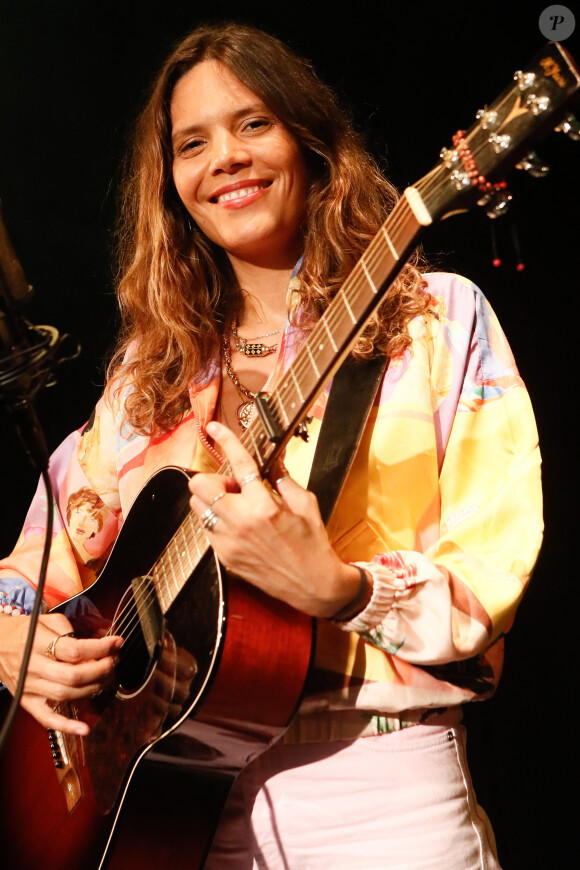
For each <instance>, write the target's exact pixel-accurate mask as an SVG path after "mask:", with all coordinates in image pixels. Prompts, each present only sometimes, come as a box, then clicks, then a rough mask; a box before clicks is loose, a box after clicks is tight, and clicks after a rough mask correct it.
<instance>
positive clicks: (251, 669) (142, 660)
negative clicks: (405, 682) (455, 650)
mask: <svg viewBox="0 0 580 870" xmlns="http://www.w3.org/2000/svg"><path fill="white" fill-rule="evenodd" d="M187 480H188V477H187V475H186V474H185V472H183V471H181V470H180V469H177V468H167V469H163V470H162V471H160V472H158V473H157V474H156V475H155V476H154V477H153V478H152V479H151V480H150V481H149V482H148V483H147V484H146V486H145V487H144V489H143V490H142V491H141V493H140V494H139V496H138V498H137V500H136V501H135V504H134V505H133V507H132V509H131V511H130V513H129V515H128V517H127V519H126V522H125V524H124V526H123V528H122V530H121V534H120V536H119V538H118V540H117V542H116V544H115V547H114V549H113V551H112V552H111V555H110V557H109V560H108V562H107V564H106V566H105V568H104V569H103V571H102V573H101V575H100V576H99V578H98V580H97V581H96V582H95V584H94V585H93V586H92V587H91V588H90V589H89V590H87V591H86V592H84V593H82V594H81V595H79V596H77V597H75V598H74V599H71V600H70V601H68V602H66V603H65V604H63V605H62V606H60V607H59V608H57V610H58V611H61V612H63V613H65V614H66V616H67V617H68V618H69V619H70V621H71V622H72V624H73V626H74V628H75V632H76V633H77V635H78V636H93V635H96V634H99V633H103V632H106V631H109V630H111V631H112V632H113V633H119V634H122V635H123V637H124V638H125V644H124V647H123V649H122V653H121V661H120V663H119V666H118V669H117V682H116V683H115V685H114V686H112V687H111V688H110V689H107V690H105V691H104V692H102V693H101V694H99V695H98V696H97V697H95V698H93V699H89V700H83V701H82V702H74V703H70V704H69V705H67V706H66V708H65V710H64V712H65V713H66V715H69V716H71V715H72V716H77V717H78V718H79V719H83V720H85V721H88V722H89V723H90V724H91V726H92V728H91V733H90V734H89V736H88V737H86V738H78V737H72V736H70V735H64V734H62V733H60V732H58V733H54V732H52V733H51V732H47V731H46V730H45V729H43V728H42V727H41V726H40V725H38V723H36V722H35V721H34V720H33V719H32V718H31V717H30V716H29V715H28V714H27V713H26V712H24V711H20V712H19V713H18V715H17V718H16V720H15V723H14V726H13V728H12V732H11V734H10V736H9V739H8V742H7V744H6V746H5V749H4V752H3V753H2V756H1V757H0V792H1V795H2V797H1V799H0V811H1V813H2V827H3V830H4V831H6V832H10V835H9V836H8V837H6V838H5V841H4V844H3V847H2V857H3V861H4V862H5V866H6V867H10V868H11V870H12V868H13V870H29V868H30V870H32V868H36V867H37V866H42V868H43V870H64V868H66V870H77V868H78V870H98V868H100V867H103V868H104V867H105V866H106V867H107V868H109V870H121V868H124V870H127V868H131V867H133V866H134V867H139V868H145V870H146V868H149V867H151V868H158V867H159V866H163V864H162V863H161V862H162V861H166V860H167V861H169V860H171V861H173V862H174V864H177V866H187V867H188V868H194V870H195V868H200V867H202V866H203V862H204V858H205V855H206V853H207V850H208V848H209V845H210V844H211V839H212V837H213V833H214V830H215V826H216V825H217V821H218V820H219V814H220V813H221V809H222V808H223V802H224V800H225V798H226V797H227V794H228V793H229V789H230V787H231V784H232V783H233V781H234V779H235V777H236V776H237V774H238V773H239V772H240V770H242V769H243V767H244V766H245V765H246V764H248V762H249V761H251V759H252V758H254V757H255V756H256V755H258V754H259V753H260V752H262V751H264V750H265V749H266V748H267V747H268V745H270V743H271V742H272V741H273V740H274V739H275V738H276V737H277V736H278V735H279V734H280V733H281V732H282V731H283V729H284V728H285V726H286V725H287V724H288V722H289V721H290V719H291V718H292V715H293V713H294V711H295V709H296V707H297V705H298V703H299V700H300V696H301V693H302V688H303V685H304V681H305V679H306V675H307V672H308V667H309V663H310V658H311V653H312V637H313V634H312V620H311V619H310V618H309V617H307V616H305V615H304V614H301V613H298V612H297V611H295V610H293V609H292V608H290V607H288V606H287V605H285V604H283V603H282V602H279V601H277V600H275V599H272V598H270V597H269V596H266V595H264V594H263V593H261V592H260V591H259V590H257V589H255V588H254V587H252V586H250V585H249V584H247V583H245V582H244V581H242V580H240V579H238V578H236V577H235V576H233V575H230V574H229V573H228V572H226V571H224V569H222V568H221V567H220V565H219V564H218V563H217V561H216V559H215V557H214V555H213V553H212V552H211V550H208V551H207V553H205V555H204V556H203V557H202V558H201V560H200V562H199V564H198V565H197V567H196V569H195V570H194V572H193V573H192V575H191V577H190V578H189V579H188V580H187V582H186V583H185V584H184V585H183V588H181V589H180V591H179V592H178V593H177V594H176V597H175V599H174V600H173V601H172V603H171V605H170V606H169V608H168V609H167V610H166V611H165V612H164V610H163V608H161V607H159V606H158V604H157V600H156V593H155V590H154V588H153V587H152V585H151V583H150V582H149V581H148V580H147V577H148V575H149V572H150V571H151V569H152V566H153V565H154V564H155V563H156V561H157V559H158V557H159V554H160V553H162V552H163V550H164V548H165V547H166V545H167V542H168V541H169V540H170V539H172V537H173V538H175V537H177V535H176V532H177V534H179V533H180V532H179V531H178V530H179V529H180V527H181V524H182V522H183V520H184V518H186V517H187V515H188V513H189V506H188V502H189V490H188V488H187ZM170 579H171V578H170ZM121 810H122V812H121ZM104 855H105V857H103V856H104Z"/></svg>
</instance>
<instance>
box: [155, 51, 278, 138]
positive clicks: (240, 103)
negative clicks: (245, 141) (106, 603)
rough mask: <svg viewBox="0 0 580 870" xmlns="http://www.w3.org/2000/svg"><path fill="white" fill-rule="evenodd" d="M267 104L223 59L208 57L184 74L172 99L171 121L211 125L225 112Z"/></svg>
mask: <svg viewBox="0 0 580 870" xmlns="http://www.w3.org/2000/svg"><path fill="white" fill-rule="evenodd" d="M253 107H264V103H263V101H262V100H261V99H260V98H259V97H258V96H256V94H254V93H252V91H250V90H249V89H248V88H247V87H246V86H245V85H244V84H242V82H241V81H240V80H239V79H238V78H236V77H235V75H234V74H233V73H232V72H230V70H229V69H228V68H227V67H226V66H225V65H224V64H222V63H220V62H219V61H215V60H204V61H202V62H201V63H198V64H196V66H194V67H193V68H192V69H190V70H189V71H188V72H186V73H185V75H184V76H182V77H181V78H180V79H179V81H178V82H177V84H176V85H175V88H174V90H173V95H172V98H171V123H172V126H173V129H174V131H175V130H176V129H177V128H178V127H180V126H181V125H184V124H187V125H188V126H189V125H191V124H199V125H200V126H201V125H204V124H211V123H216V122H219V121H220V120H222V118H223V116H224V115H228V114H234V113H236V112H239V111H241V110H244V109H246V108H253Z"/></svg>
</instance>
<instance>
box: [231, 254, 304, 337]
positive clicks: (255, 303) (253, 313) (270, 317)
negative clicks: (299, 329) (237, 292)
mask: <svg viewBox="0 0 580 870" xmlns="http://www.w3.org/2000/svg"><path fill="white" fill-rule="evenodd" d="M232 266H233V268H234V272H235V274H236V278H237V279H238V281H239V284H240V287H241V288H242V292H243V294H244V309H243V312H242V313H241V315H240V318H239V326H240V327H242V328H244V329H253V328H255V327H263V326H267V327H271V328H274V329H275V328H277V327H279V326H280V327H281V326H283V324H284V323H285V322H286V317H287V306H286V294H287V292H288V284H289V281H290V277H291V275H292V270H293V268H294V264H292V266H288V265H285V266H282V267H280V268H265V267H263V266H256V265H254V264H253V263H247V262H240V261H238V262H232Z"/></svg>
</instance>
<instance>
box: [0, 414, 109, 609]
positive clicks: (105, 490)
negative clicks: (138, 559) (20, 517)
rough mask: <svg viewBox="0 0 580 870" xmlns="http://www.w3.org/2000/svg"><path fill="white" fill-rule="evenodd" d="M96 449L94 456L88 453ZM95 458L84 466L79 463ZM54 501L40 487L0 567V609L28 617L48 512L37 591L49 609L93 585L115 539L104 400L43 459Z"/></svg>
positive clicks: (41, 486) (41, 485)
mask: <svg viewBox="0 0 580 870" xmlns="http://www.w3.org/2000/svg"><path fill="white" fill-rule="evenodd" d="M95 446H98V450H95V449H94V447H95ZM87 452H90V454H91V456H93V457H94V456H98V464H97V463H95V461H94V460H93V462H92V464H91V466H90V468H89V467H88V466H87V464H86V463H85V462H84V457H85V455H86V454H87ZM49 474H50V480H51V486H52V488H53V503H52V505H50V506H48V505H47V497H46V492H45V489H44V484H43V482H42V481H41V482H40V484H39V486H38V489H37V492H36V494H35V496H34V498H33V500H32V504H31V506H30V509H29V511H28V514H27V516H26V519H25V522H24V526H23V529H22V532H21V534H20V537H19V539H18V541H17V543H16V546H15V548H14V550H13V552H12V553H11V554H10V555H9V556H8V557H7V558H6V559H4V560H2V561H1V562H0V604H4V605H8V606H15V607H18V608H20V609H21V610H22V611H23V612H25V613H28V612H30V610H31V609H32V603H33V600H34V590H35V589H36V587H37V584H38V576H39V571H40V563H41V558H42V551H43V546H44V536H45V530H46V519H47V510H48V509H50V510H52V511H53V533H52V542H51V557H50V560H49V567H48V571H47V577H46V583H45V587H44V596H43V597H44V602H45V605H46V606H47V607H48V608H51V607H54V606H56V605H57V604H60V603H61V602H62V601H64V600H66V599H67V598H70V597H71V596H73V595H76V594H77V593H78V592H81V591H82V590H83V589H86V588H87V587H88V586H90V585H91V583H93V581H94V579H95V577H96V574H97V572H98V571H99V570H100V568H101V567H102V566H103V564H104V562H105V561H106V558H107V556H108V554H109V552H110V549H111V547H112V545H113V543H114V541H115V539H116V537H117V534H118V531H119V527H120V522H121V515H120V505H119V493H118V484H117V475H116V467H115V415H114V412H113V408H112V406H111V405H110V404H109V402H107V401H106V400H105V399H104V398H103V399H101V400H100V402H99V403H98V405H97V407H96V409H95V411H94V413H93V415H92V416H91V419H90V420H89V422H88V423H87V424H86V425H85V426H84V427H83V428H82V429H80V430H79V431H77V432H73V433H72V434H71V435H69V436H68V437H67V438H66V439H65V440H64V441H63V443H62V444H61V445H60V446H59V447H58V449H57V450H56V451H55V452H54V454H53V455H52V456H51V459H50V465H49Z"/></svg>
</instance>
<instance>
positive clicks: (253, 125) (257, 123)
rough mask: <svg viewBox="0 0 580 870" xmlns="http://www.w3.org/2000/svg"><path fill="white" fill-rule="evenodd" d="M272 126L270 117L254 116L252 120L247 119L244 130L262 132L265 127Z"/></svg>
mask: <svg viewBox="0 0 580 870" xmlns="http://www.w3.org/2000/svg"><path fill="white" fill-rule="evenodd" d="M271 126H272V121H271V120H270V119H269V118H252V119H251V120H250V121H246V122H245V123H244V125H243V127H242V130H243V131H244V132H245V131H247V132H249V133H254V132H260V131H261V130H264V129H266V130H267V129H269V128H270V127H271Z"/></svg>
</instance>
